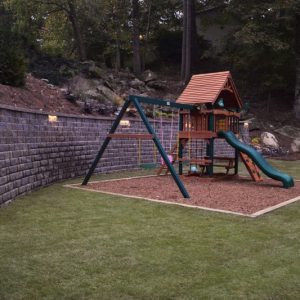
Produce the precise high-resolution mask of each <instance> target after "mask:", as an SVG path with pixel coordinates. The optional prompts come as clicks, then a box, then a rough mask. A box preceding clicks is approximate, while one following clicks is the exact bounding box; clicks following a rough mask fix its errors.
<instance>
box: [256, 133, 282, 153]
mask: <svg viewBox="0 0 300 300" xmlns="http://www.w3.org/2000/svg"><path fill="white" fill-rule="evenodd" d="M260 139H261V143H262V145H263V146H266V147H270V148H273V149H279V143H278V140H277V139H276V137H275V135H274V134H272V133H270V132H263V133H262V134H261V136H260Z"/></svg>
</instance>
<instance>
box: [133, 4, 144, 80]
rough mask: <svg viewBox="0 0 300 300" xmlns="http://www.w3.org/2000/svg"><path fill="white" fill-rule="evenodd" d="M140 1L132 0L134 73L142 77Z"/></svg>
mask: <svg viewBox="0 0 300 300" xmlns="http://www.w3.org/2000/svg"><path fill="white" fill-rule="evenodd" d="M139 15H140V12H139V1H138V0H132V26H133V28H132V42H133V73H134V74H135V75H136V76H138V77H139V76H140V75H141V73H142V64H141V52H140V28H139V26H140V24H139V23H140V22H139V17H140V16H139Z"/></svg>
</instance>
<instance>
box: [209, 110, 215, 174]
mask: <svg viewBox="0 0 300 300" xmlns="http://www.w3.org/2000/svg"><path fill="white" fill-rule="evenodd" d="M214 125H215V116H214V114H213V113H211V114H210V115H209V117H208V130H209V131H214V130H215V126H214ZM207 156H208V157H209V159H210V160H211V161H212V162H211V164H210V165H209V166H208V167H207V172H208V175H209V176H212V175H213V173H214V167H213V162H214V139H213V138H212V139H210V140H209V144H208V145H207Z"/></svg>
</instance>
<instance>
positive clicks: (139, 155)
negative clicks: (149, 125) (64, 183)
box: [0, 105, 233, 205]
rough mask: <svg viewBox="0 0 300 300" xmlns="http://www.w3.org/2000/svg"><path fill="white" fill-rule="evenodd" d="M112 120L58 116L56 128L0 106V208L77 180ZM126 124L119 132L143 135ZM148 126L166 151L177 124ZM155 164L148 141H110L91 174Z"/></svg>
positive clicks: (136, 125) (42, 117) (226, 149)
mask: <svg viewBox="0 0 300 300" xmlns="http://www.w3.org/2000/svg"><path fill="white" fill-rule="evenodd" d="M113 119H114V118H105V117H103V118H99V117H87V116H70V115H63V114H58V122H53V123H51V122H49V121H48V114H47V113H43V112H39V111H38V112H37V111H31V110H26V109H15V108H11V107H7V106H3V105H2V106H0V205H1V204H3V203H4V202H6V201H9V200H12V199H14V198H15V197H16V196H18V195H22V194H25V193H27V192H29V191H31V190H34V189H36V188H38V187H42V186H45V185H48V184H50V183H52V182H55V181H58V180H61V179H67V178H72V177H78V176H82V177H83V176H84V175H85V174H86V172H87V170H88V167H89V166H90V164H91V162H92V161H93V159H94V157H95V155H96V152H97V150H98V149H99V146H100V144H101V143H102V142H103V139H104V138H105V136H106V134H107V132H108V130H109V129H110V127H111V125H112V122H113ZM130 122H131V126H130V128H126V127H120V129H119V132H120V131H122V132H126V131H132V130H134V131H135V132H140V133H142V132H143V133H144V132H145V129H144V125H143V124H142V123H141V122H140V121H138V120H134V119H133V120H130ZM171 125H173V129H171ZM153 126H154V127H155V129H156V132H157V133H158V135H159V137H160V139H161V140H162V141H163V144H164V146H165V148H166V149H169V148H170V145H172V144H173V143H175V142H176V141H175V139H176V138H175V136H176V131H177V123H176V122H171V121H168V120H167V121H163V122H161V121H155V122H153ZM162 128H163V130H162ZM170 136H171V140H170ZM203 147H204V144H203ZM203 151H204V150H203ZM220 151H221V152H222V155H226V154H229V155H232V153H233V149H232V148H231V147H230V146H228V145H227V144H224V145H221V146H217V147H216V152H218V155H219V152H220ZM155 159H156V160H159V157H158V155H157V153H156V151H154V147H153V143H152V142H151V141H142V142H141V144H139V141H136V140H113V141H111V143H110V145H109V146H108V148H107V151H106V152H105V154H104V157H103V159H102V160H101V162H100V163H99V165H98V167H97V169H96V172H112V171H119V170H126V169H134V168H137V167H139V166H140V164H142V163H149V162H153V161H154V160H155Z"/></svg>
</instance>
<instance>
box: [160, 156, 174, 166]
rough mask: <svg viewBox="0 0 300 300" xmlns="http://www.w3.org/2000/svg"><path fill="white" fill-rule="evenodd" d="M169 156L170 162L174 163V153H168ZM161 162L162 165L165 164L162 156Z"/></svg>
mask: <svg viewBox="0 0 300 300" xmlns="http://www.w3.org/2000/svg"><path fill="white" fill-rule="evenodd" d="M167 156H168V159H169V162H170V163H171V164H173V163H174V157H173V155H170V154H168V155H167ZM160 164H161V165H162V166H164V165H165V162H164V159H163V158H162V157H161V158H160Z"/></svg>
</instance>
